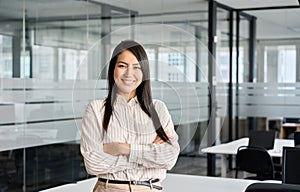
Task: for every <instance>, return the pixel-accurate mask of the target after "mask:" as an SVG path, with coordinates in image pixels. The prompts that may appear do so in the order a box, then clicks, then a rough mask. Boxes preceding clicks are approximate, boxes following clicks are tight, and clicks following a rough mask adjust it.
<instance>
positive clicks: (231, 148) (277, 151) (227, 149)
mask: <svg viewBox="0 0 300 192" xmlns="http://www.w3.org/2000/svg"><path fill="white" fill-rule="evenodd" d="M248 143H249V138H247V137H245V138H241V139H238V140H235V141H232V142H228V143H223V144H220V145H215V146H212V147H207V148H203V149H202V150H201V151H202V152H204V153H213V154H221V155H222V156H221V176H222V177H226V173H227V155H236V153H237V149H238V148H239V147H240V146H247V145H248ZM284 146H288V147H294V140H290V139H275V142H274V149H271V150H269V151H268V152H269V154H270V155H271V156H272V157H281V156H282V148H283V147H284Z"/></svg>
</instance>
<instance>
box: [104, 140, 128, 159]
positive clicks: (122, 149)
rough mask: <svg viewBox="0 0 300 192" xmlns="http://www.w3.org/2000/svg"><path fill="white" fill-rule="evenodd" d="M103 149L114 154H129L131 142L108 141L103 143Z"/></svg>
mask: <svg viewBox="0 0 300 192" xmlns="http://www.w3.org/2000/svg"><path fill="white" fill-rule="evenodd" d="M103 151H104V152H105V153H108V154H110V155H113V156H118V155H129V153H130V144H128V143H117V142H115V143H106V144H104V145H103Z"/></svg>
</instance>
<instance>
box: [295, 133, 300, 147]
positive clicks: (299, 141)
mask: <svg viewBox="0 0 300 192" xmlns="http://www.w3.org/2000/svg"><path fill="white" fill-rule="evenodd" d="M294 143H295V146H297V147H300V131H296V132H294Z"/></svg>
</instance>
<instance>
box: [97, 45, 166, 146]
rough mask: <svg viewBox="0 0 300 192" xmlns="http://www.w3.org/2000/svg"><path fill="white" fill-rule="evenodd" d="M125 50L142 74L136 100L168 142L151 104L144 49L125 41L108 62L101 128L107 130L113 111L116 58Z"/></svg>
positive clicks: (161, 136) (163, 138) (162, 137)
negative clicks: (137, 62) (133, 58)
mask: <svg viewBox="0 0 300 192" xmlns="http://www.w3.org/2000/svg"><path fill="white" fill-rule="evenodd" d="M125 50H128V51H130V52H131V53H132V54H134V56H135V57H136V58H137V60H138V61H139V63H140V65H141V69H142V72H143V80H142V83H141V84H140V85H139V86H138V87H137V89H136V95H137V99H138V101H139V104H140V106H141V108H142V110H143V111H144V112H145V113H146V114H147V115H148V116H149V117H150V118H151V119H152V121H153V124H154V127H155V130H156V133H157V135H158V136H159V137H160V138H161V139H162V140H164V141H166V142H170V140H169V138H168V136H167V135H166V133H165V131H164V129H163V128H162V125H161V122H160V120H159V117H158V114H157V111H156V110H155V108H154V106H153V102H152V95H151V87H150V70H149V60H148V56H147V54H146V51H145V49H144V48H143V46H142V45H140V44H139V43H137V42H135V41H132V40H126V41H122V42H121V43H119V44H118V45H117V46H116V48H115V49H114V51H113V54H112V57H111V59H110V62H109V68H108V95H107V98H106V99H105V103H104V106H105V110H104V117H103V124H102V125H103V128H104V130H107V129H108V124H109V120H110V117H111V115H112V111H113V104H114V102H115V99H116V94H117V91H118V90H117V86H115V80H114V69H115V66H116V62H117V59H118V56H119V55H120V54H121V53H122V52H123V51H125Z"/></svg>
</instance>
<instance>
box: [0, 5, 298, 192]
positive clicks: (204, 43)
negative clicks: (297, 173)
mask: <svg viewBox="0 0 300 192" xmlns="http://www.w3.org/2000/svg"><path fill="white" fill-rule="evenodd" d="M299 15H300V9H299V2H298V1H297V0H248V1H235V0H218V1H214V0H211V1H207V0H184V1H183V0H157V1H146V0H136V1H135V0H124V1H118V0H110V1H104V0H49V1H42V0H22V1H20V0H1V1H0V23H1V25H0V162H1V163H0V191H39V190H42V189H47V188H51V187H53V186H57V185H62V184H64V183H70V182H76V181H78V180H82V179H86V178H88V177H89V176H88V174H87V173H86V172H85V169H84V164H83V161H82V157H81V155H80V152H79V143H80V129H81V117H82V114H83V112H84V109H85V106H86V104H87V103H88V102H89V101H90V100H92V99H95V98H101V97H103V96H104V95H106V80H105V79H106V73H105V72H106V69H107V68H106V65H107V62H108V60H109V57H110V54H111V50H112V48H114V46H115V45H116V44H118V43H119V42H120V41H121V40H124V39H134V40H137V41H139V42H140V43H142V44H143V45H144V47H145V48H146V51H147V53H148V55H149V59H150V62H151V80H152V86H153V88H152V89H153V97H154V98H159V99H162V100H163V101H164V102H165V103H166V104H167V106H168V108H169V110H170V113H171V115H172V118H173V121H174V124H175V127H176V131H177V133H178V134H179V136H180V140H179V142H180V145H181V153H180V157H179V159H178V162H177V164H176V166H175V167H174V169H173V170H171V171H170V172H171V173H182V174H191V175H217V176H219V175H220V174H221V168H220V157H219V156H218V155H212V154H204V153H202V152H201V149H202V148H204V147H209V146H211V145H215V144H220V143H225V142H228V141H232V140H235V139H238V138H241V137H244V136H248V134H249V132H250V131H251V130H274V131H276V132H277V135H276V136H277V137H281V138H286V137H288V135H289V134H290V133H292V132H293V131H295V130H298V129H299V130H300V126H299V125H298V123H300V120H299V118H300V110H299V107H300V96H299V95H300V83H299V81H300V57H299V55H300V20H299V19H298V17H299ZM288 120H293V121H292V123H296V125H287V126H283V125H284V124H285V123H287V121H288ZM187 159H188V161H187ZM232 161H234V158H233V159H232ZM230 162H231V160H230ZM227 176H228V177H234V174H232V175H231V174H230V173H228V175H227Z"/></svg>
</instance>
